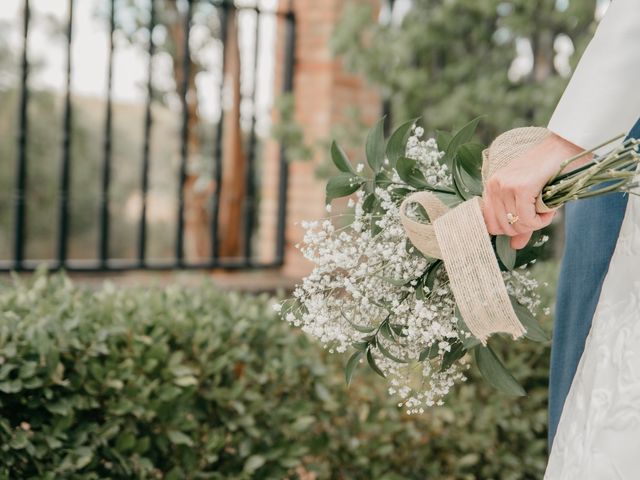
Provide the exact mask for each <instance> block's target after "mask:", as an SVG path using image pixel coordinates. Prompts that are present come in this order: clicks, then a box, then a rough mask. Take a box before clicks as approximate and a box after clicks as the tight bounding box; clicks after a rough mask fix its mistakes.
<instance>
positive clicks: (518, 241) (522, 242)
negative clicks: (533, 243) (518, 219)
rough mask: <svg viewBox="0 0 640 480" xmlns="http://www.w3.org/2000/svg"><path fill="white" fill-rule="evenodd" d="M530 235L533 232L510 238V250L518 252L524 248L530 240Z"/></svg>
mask: <svg viewBox="0 0 640 480" xmlns="http://www.w3.org/2000/svg"><path fill="white" fill-rule="evenodd" d="M531 235H533V231H531V232H528V233H519V234H518V235H516V236H514V237H511V242H510V243H511V248H515V249H516V250H520V249H521V248H524V247H526V246H527V243H529V240H531Z"/></svg>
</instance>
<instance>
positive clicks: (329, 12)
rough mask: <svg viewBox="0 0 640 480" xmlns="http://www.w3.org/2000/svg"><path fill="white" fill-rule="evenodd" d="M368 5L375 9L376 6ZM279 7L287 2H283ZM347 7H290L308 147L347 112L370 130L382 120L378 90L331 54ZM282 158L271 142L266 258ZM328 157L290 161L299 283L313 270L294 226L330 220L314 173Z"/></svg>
mask: <svg viewBox="0 0 640 480" xmlns="http://www.w3.org/2000/svg"><path fill="white" fill-rule="evenodd" d="M369 1H371V2H372V3H377V2H376V0H369ZM280 3H281V4H287V3H288V2H287V1H286V0H281V2H280ZM344 3H345V2H344V1H343V0H322V1H318V0H293V2H292V5H293V8H294V12H295V16H296V53H295V70H294V95H295V116H296V119H297V121H298V122H299V124H300V125H301V126H302V128H303V130H304V135H305V140H306V143H307V144H308V145H314V146H315V145H317V144H318V143H319V142H321V141H326V140H328V139H330V138H331V134H332V129H334V128H335V127H336V126H340V125H341V124H344V122H345V121H346V119H347V116H346V111H347V110H348V109H350V108H353V107H356V108H358V109H359V110H360V112H361V114H362V117H363V118H362V120H363V121H364V122H365V123H366V124H367V125H372V124H373V123H375V121H376V120H377V119H378V118H379V117H380V115H381V100H380V97H379V95H378V93H377V92H376V90H375V89H373V88H372V87H371V86H369V85H367V84H366V83H365V81H364V80H363V79H362V78H361V77H359V76H357V75H353V74H350V73H347V72H345V71H344V69H343V67H342V65H341V62H340V61H339V59H336V58H335V57H334V56H333V55H332V53H331V49H330V41H331V37H332V35H333V33H334V29H335V27H336V24H337V23H338V21H339V20H340V16H341V14H342V10H343V7H344ZM372 21H373V20H372ZM282 27H283V23H281V24H280V26H279V29H278V47H277V48H278V56H279V58H278V59H277V61H276V72H275V73H276V74H275V79H276V82H277V83H276V85H282V68H283V63H284V62H283V51H284V48H283V40H284V38H283V28H282ZM276 121H277V119H276ZM363 140H364V139H363ZM316 150H318V149H316ZM278 153H279V152H278V146H277V145H275V144H274V143H273V142H269V144H268V145H267V146H266V151H265V164H264V177H263V183H264V190H263V194H262V195H263V196H262V203H261V209H262V212H261V217H260V218H262V219H263V225H262V228H261V239H262V241H261V246H262V247H263V251H264V252H265V254H267V255H268V254H269V253H267V252H273V251H274V248H275V244H274V242H275V227H276V218H277V216H276V211H277V195H276V193H277V182H278V161H279V154H278ZM327 155H328V152H325V151H316V152H315V155H314V158H313V160H312V161H296V160H297V159H295V158H292V159H290V160H291V163H290V166H289V190H288V200H287V206H288V208H287V229H286V247H285V265H284V267H283V269H282V274H283V275H286V276H292V277H300V276H302V275H305V274H306V273H308V272H309V271H310V268H311V265H310V264H309V263H308V262H307V261H306V260H305V259H304V258H303V257H302V256H301V255H300V253H299V252H298V250H297V249H296V248H295V244H296V243H298V242H300V241H301V240H302V234H303V231H302V229H301V227H300V225H297V224H296V223H299V222H300V221H302V220H306V219H320V218H322V217H323V216H325V215H326V211H325V209H324V185H325V182H324V180H319V179H317V178H316V176H315V174H314V170H315V168H316V166H317V164H318V163H320V162H324V161H326V159H327Z"/></svg>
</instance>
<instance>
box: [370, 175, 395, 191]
mask: <svg viewBox="0 0 640 480" xmlns="http://www.w3.org/2000/svg"><path fill="white" fill-rule="evenodd" d="M374 181H375V183H376V186H377V187H380V188H384V189H385V190H386V189H387V187H388V186H389V185H391V184H392V183H393V182H392V181H391V178H389V176H388V175H387V174H386V173H384V172H378V173H376V176H375V178H374Z"/></svg>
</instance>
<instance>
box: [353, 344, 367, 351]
mask: <svg viewBox="0 0 640 480" xmlns="http://www.w3.org/2000/svg"><path fill="white" fill-rule="evenodd" d="M351 346H352V347H353V348H355V349H356V350H362V351H363V352H364V351H365V350H366V349H367V347H368V346H369V342H353V343H352V344H351Z"/></svg>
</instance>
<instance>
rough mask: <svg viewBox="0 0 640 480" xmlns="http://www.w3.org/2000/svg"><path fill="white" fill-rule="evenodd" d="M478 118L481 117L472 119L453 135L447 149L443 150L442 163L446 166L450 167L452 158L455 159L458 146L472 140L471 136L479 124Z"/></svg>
mask: <svg viewBox="0 0 640 480" xmlns="http://www.w3.org/2000/svg"><path fill="white" fill-rule="evenodd" d="M480 118H481V117H476V118H474V119H473V120H471V121H470V122H469V123H467V124H466V125H465V126H464V127H462V128H461V129H460V130H458V131H457V132H456V134H455V135H453V138H452V139H451V141H450V142H449V144H448V145H447V149H446V150H445V155H444V161H445V163H446V164H447V166H449V167H451V162H452V161H453V158H454V157H455V155H456V153H457V151H458V148H459V147H460V145H463V144H465V143H469V142H470V141H471V139H472V138H473V134H474V133H475V131H476V128H477V127H478V123H479V122H480Z"/></svg>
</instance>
